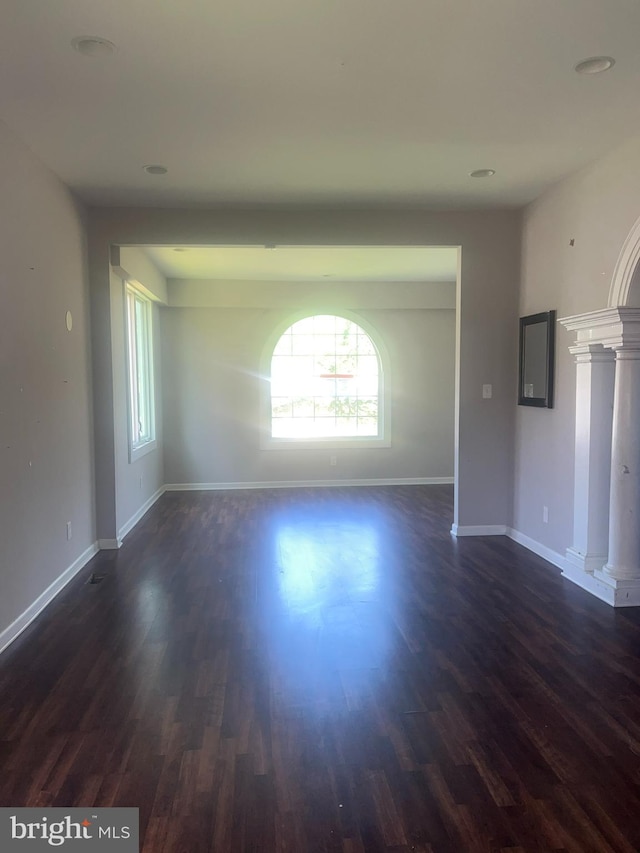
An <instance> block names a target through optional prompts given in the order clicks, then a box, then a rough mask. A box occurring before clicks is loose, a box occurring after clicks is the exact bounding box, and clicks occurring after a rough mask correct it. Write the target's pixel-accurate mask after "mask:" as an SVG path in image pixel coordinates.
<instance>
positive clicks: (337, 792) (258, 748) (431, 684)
mask: <svg viewBox="0 0 640 853" xmlns="http://www.w3.org/2000/svg"><path fill="white" fill-rule="evenodd" d="M451 508H452V490H451V488H450V487H448V486H411V487H385V488H353V489H346V488H343V489H340V488H335V489H333V488H331V489H317V490H312V489H291V490H274V491H268V490H263V491H242V492H218V493H215V492H209V493H197V492H189V493H168V494H166V495H164V496H163V497H162V498H161V500H160V501H159V502H158V503H157V504H156V505H155V507H154V508H153V509H152V510H151V511H150V512H149V513H148V514H147V515H146V516H145V518H144V519H143V521H142V522H141V523H140V524H139V525H138V527H137V528H136V529H135V530H134V531H133V532H132V533H131V534H130V535H129V536H128V537H127V539H126V541H125V544H124V547H123V548H122V549H121V550H120V551H119V552H103V553H101V554H99V555H98V556H97V557H96V558H95V559H94V560H93V561H92V562H91V563H90V564H89V565H88V566H87V567H86V568H85V569H84V570H83V572H82V573H81V575H79V576H78V578H76V580H74V582H72V583H71V584H70V585H69V587H67V589H66V590H64V591H63V592H62V593H61V594H60V596H59V597H58V598H57V599H56V600H55V602H54V603H53V604H52V605H51V606H50V607H49V608H48V609H47V610H46V611H45V613H44V614H43V615H42V616H41V617H40V618H39V619H38V620H37V621H36V623H34V625H32V626H31V627H30V628H29V629H28V630H27V631H26V632H25V633H24V634H23V635H22V637H20V638H19V639H18V640H17V641H16V642H15V643H14V644H13V645H12V646H11V647H10V649H9V650H8V651H7V652H5V654H4V655H3V656H2V657H1V658H0V767H1V773H0V805H2V806H26V805H29V806H43V807H44V806H58V805H60V806H65V807H69V806H76V805H77V806H92V805H93V806H113V805H123V806H137V807H139V808H140V819H141V828H142V833H143V840H142V848H141V849H142V850H143V851H144V853H183V851H184V853H210V851H215V853H227V851H229V853H245V851H265V853H271V851H277V853H306V851H313V852H314V853H315V851H326V853H363V851H366V853H369V851H371V853H377V851H380V853H382V851H387V853H409V851H420V853H427V851H429V853H465V851H496V853H497V851H511V853H521V851H551V850H553V851H565V852H566V853H569V851H570V853H574V852H575V853H589V851H596V853H599V851H622V852H623V853H635V851H638V850H640V611H639V610H638V609H627V610H618V611H614V610H613V609H611V608H609V607H607V606H606V605H604V604H602V603H600V602H598V601H597V600H595V599H594V598H592V597H591V596H589V595H588V594H587V593H585V592H583V591H581V590H579V589H578V588H576V587H574V586H572V585H571V584H569V583H568V582H566V581H563V580H562V579H561V578H560V576H559V572H558V570H557V569H554V568H553V567H551V566H549V564H547V563H545V562H544V561H543V560H541V559H540V558H538V557H536V556H535V555H533V554H531V553H530V552H528V551H526V550H524V549H523V548H521V547H520V546H518V545H516V544H515V543H513V542H512V541H510V540H508V539H506V538H503V537H491V538H485V539H460V540H455V539H453V538H452V537H451V536H450V535H449V528H450V524H451V515H452V509H451ZM94 572H97V573H103V574H104V575H105V577H104V580H103V581H102V582H101V583H98V584H93V585H92V584H87V583H86V581H87V579H88V578H89V576H90V575H91V573H94Z"/></svg>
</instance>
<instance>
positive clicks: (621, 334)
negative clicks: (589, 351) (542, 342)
mask: <svg viewBox="0 0 640 853" xmlns="http://www.w3.org/2000/svg"><path fill="white" fill-rule="evenodd" d="M558 322H559V323H562V325H563V326H564V327H565V329H568V330H569V331H573V332H576V333H577V338H576V342H575V346H576V347H578V346H584V345H587V344H600V345H601V346H603V347H605V348H608V349H615V350H629V351H633V350H635V349H640V308H627V307H626V306H624V305H620V306H618V307H617V308H604V309H602V310H601V311H590V312H588V313H587V314H577V315H575V316H573V317H563V318H562V319H561V320H559V321H558Z"/></svg>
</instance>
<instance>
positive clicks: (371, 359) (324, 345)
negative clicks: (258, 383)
mask: <svg viewBox="0 0 640 853" xmlns="http://www.w3.org/2000/svg"><path fill="white" fill-rule="evenodd" d="M382 391H383V386H382V369H381V362H380V356H379V353H378V350H377V348H376V345H375V344H374V342H373V341H372V339H371V337H370V336H369V335H368V334H367V332H365V330H364V329H363V328H362V327H361V326H359V325H358V324H357V323H355V322H354V321H353V320H349V319H347V318H346V317H338V316H335V315H333V314H316V315H314V316H313V317H305V318H304V319H302V320H298V321H297V322H296V323H294V324H293V325H292V326H289V328H288V329H287V330H286V331H285V332H284V334H283V335H282V336H281V337H280V339H279V340H278V342H277V344H276V346H275V348H274V350H273V355H272V357H271V438H272V439H276V440H277V439H282V440H285V441H286V440H298V441H314V440H317V441H327V440H332V439H337V440H345V439H346V440H356V441H357V440H362V439H364V440H366V439H369V440H370V439H373V440H376V439H378V440H379V439H382V437H383V429H382V427H383V406H382Z"/></svg>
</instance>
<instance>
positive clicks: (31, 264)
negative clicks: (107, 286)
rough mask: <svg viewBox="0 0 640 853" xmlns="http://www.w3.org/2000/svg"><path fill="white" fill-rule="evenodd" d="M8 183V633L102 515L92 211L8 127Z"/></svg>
mask: <svg viewBox="0 0 640 853" xmlns="http://www.w3.org/2000/svg"><path fill="white" fill-rule="evenodd" d="M0 186H1V187H2V193H3V199H4V203H3V212H2V214H0V216H1V217H2V227H0V257H2V273H1V275H0V291H1V293H0V302H1V304H2V330H1V333H0V401H1V402H0V483H1V484H2V487H1V489H0V635H1V634H2V631H3V630H5V629H6V628H7V627H8V626H9V625H10V624H11V623H12V622H14V620H16V619H17V618H18V617H19V616H20V615H21V614H22V613H23V612H24V611H25V610H26V609H27V608H28V607H29V606H30V605H31V604H32V603H33V602H34V601H35V600H36V599H37V598H38V596H40V595H41V594H42V593H43V592H44V591H45V590H46V588H47V587H48V586H50V584H52V583H53V582H54V581H55V580H56V579H57V578H58V577H59V576H60V575H61V574H62V573H63V572H64V571H65V570H66V569H67V568H69V567H70V566H72V564H73V563H74V562H75V561H76V560H77V559H78V558H79V557H80V555H82V554H83V552H85V551H86V550H87V549H88V548H89V547H90V546H91V545H92V543H93V542H94V541H95V521H94V509H93V491H94V483H93V465H92V418H91V389H90V357H89V326H88V288H87V271H86V246H85V237H84V214H83V211H82V210H81V209H80V208H79V206H78V205H77V204H76V202H75V201H74V199H73V198H72V196H71V194H70V193H69V192H68V190H67V189H66V188H65V187H64V186H63V184H61V183H60V181H59V180H58V179H57V178H56V177H55V176H54V175H53V174H52V173H51V172H49V171H48V170H47V169H46V168H45V167H44V166H43V165H42V164H41V163H40V161H38V160H37V159H36V158H35V157H34V156H33V155H32V154H31V152H30V151H29V150H28V149H27V148H26V146H24V145H23V144H22V143H21V142H20V141H18V140H17V139H16V138H15V137H14V136H13V135H12V134H11V133H10V132H9V131H8V130H7V128H6V127H5V126H4V125H3V124H1V123H0ZM67 310H70V311H71V312H72V314H73V330H72V331H71V332H68V331H67V328H66V325H65V314H66V311H67ZM68 521H70V522H71V524H72V539H71V540H70V541H67V534H66V524H67V522H68ZM0 645H2V643H1V642H0Z"/></svg>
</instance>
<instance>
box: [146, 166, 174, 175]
mask: <svg viewBox="0 0 640 853" xmlns="http://www.w3.org/2000/svg"><path fill="white" fill-rule="evenodd" d="M142 168H143V169H144V171H145V172H146V173H147V175H166V174H167V172H168V171H169V170H168V169H167V167H166V166H160V165H159V164H151V165H150V166H143V167H142Z"/></svg>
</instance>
